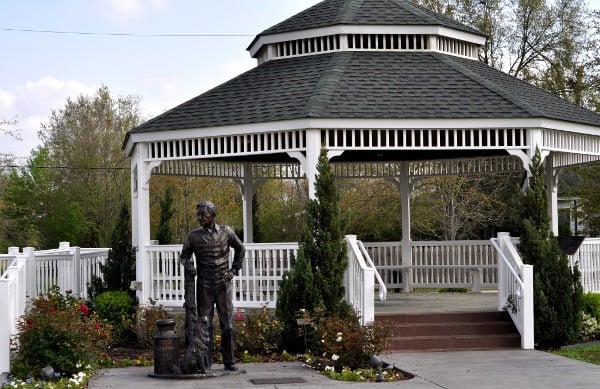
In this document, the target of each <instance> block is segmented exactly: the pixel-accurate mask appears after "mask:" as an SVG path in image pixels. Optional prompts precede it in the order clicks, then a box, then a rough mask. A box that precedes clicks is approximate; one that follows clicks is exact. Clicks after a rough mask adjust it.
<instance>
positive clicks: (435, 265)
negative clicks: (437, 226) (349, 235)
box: [364, 240, 498, 291]
mask: <svg viewBox="0 0 600 389" xmlns="http://www.w3.org/2000/svg"><path fill="white" fill-rule="evenodd" d="M364 246H365V248H366V249H367V251H368V252H369V255H370V257H371V258H372V260H373V262H374V263H375V267H376V268H377V270H378V271H379V273H380V274H381V277H382V278H383V281H384V283H385V285H386V286H387V288H388V289H403V288H404V286H405V285H404V282H405V280H404V276H403V275H404V274H412V277H411V280H410V286H411V288H472V289H473V291H480V290H481V289H482V288H492V289H495V288H496V287H497V283H498V280H497V264H498V259H497V255H496V252H495V251H494V248H493V246H492V244H491V242H490V241H489V240H454V241H430V242H426V241H415V242H411V252H412V265H402V242H368V243H364ZM407 269H410V270H412V271H411V272H406V271H405V270H407Z"/></svg>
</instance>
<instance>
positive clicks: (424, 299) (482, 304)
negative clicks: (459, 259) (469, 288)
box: [375, 290, 498, 316]
mask: <svg viewBox="0 0 600 389" xmlns="http://www.w3.org/2000/svg"><path fill="white" fill-rule="evenodd" d="M497 298H498V294H497V292H496V291H495V290H493V291H483V292H482V293H439V292H412V293H402V292H392V293H390V292H388V295H387V300H386V301H383V302H382V301H378V300H376V301H375V316H377V315H378V314H390V313H398V314H411V313H444V312H494V311H497V310H498V306H497V304H498V303H497Z"/></svg>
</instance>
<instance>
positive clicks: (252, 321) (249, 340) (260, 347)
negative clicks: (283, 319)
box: [234, 307, 282, 355]
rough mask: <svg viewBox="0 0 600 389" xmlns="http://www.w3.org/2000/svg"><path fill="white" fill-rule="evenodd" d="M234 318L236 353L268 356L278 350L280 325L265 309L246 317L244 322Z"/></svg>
mask: <svg viewBox="0 0 600 389" xmlns="http://www.w3.org/2000/svg"><path fill="white" fill-rule="evenodd" d="M236 318H237V320H235V321H234V323H235V325H234V327H235V331H236V349H237V350H238V352H240V353H246V354H250V355H269V354H271V353H273V352H276V351H278V350H279V348H280V344H281V331H282V325H281V323H280V322H279V320H277V318H275V316H274V314H273V312H270V311H269V310H268V309H267V307H263V309H261V310H260V311H258V312H257V313H254V314H252V315H248V316H246V319H245V320H243V317H239V316H237V317H236ZM240 319H242V320H240Z"/></svg>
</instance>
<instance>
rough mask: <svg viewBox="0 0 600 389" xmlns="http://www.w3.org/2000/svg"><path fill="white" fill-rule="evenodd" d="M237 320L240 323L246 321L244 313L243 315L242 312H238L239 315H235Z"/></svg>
mask: <svg viewBox="0 0 600 389" xmlns="http://www.w3.org/2000/svg"><path fill="white" fill-rule="evenodd" d="M235 318H236V319H237V320H239V321H242V320H244V314H243V313H241V312H238V313H237V314H236V315H235Z"/></svg>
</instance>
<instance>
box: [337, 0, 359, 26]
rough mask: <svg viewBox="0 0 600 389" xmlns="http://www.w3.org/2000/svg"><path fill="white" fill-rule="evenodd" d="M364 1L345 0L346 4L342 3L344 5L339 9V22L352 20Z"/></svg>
mask: <svg viewBox="0 0 600 389" xmlns="http://www.w3.org/2000/svg"><path fill="white" fill-rule="evenodd" d="M363 2H364V0H350V1H345V2H344V5H342V7H340V9H339V11H338V18H337V19H338V22H339V23H348V22H352V20H354V17H355V16H356V12H358V11H359V10H360V7H362V4H363ZM346 19H347V20H346Z"/></svg>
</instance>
